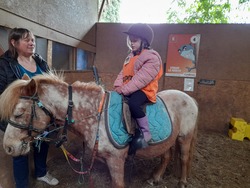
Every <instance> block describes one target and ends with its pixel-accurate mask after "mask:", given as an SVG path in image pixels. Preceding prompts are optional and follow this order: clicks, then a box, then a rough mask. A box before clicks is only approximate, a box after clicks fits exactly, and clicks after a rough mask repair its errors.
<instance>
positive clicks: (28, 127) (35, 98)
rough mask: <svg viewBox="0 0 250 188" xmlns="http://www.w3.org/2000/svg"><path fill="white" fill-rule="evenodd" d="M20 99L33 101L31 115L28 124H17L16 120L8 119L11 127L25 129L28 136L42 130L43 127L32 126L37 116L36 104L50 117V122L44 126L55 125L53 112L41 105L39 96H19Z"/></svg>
mask: <svg viewBox="0 0 250 188" xmlns="http://www.w3.org/2000/svg"><path fill="white" fill-rule="evenodd" d="M20 99H26V100H32V101H33V103H32V106H31V117H30V121H29V124H28V125H22V124H19V123H17V122H14V121H12V120H8V123H9V124H10V125H12V126H13V127H16V128H19V129H24V130H27V131H28V136H29V137H30V136H32V132H36V133H42V132H44V129H38V128H35V127H33V119H34V118H37V115H36V105H37V106H38V107H39V108H41V109H42V110H43V111H44V113H45V114H46V115H47V116H49V117H50V123H49V124H48V125H47V126H46V128H48V127H50V126H51V125H55V118H54V116H53V114H52V113H51V112H50V111H49V110H48V109H46V108H45V107H44V106H43V104H42V102H41V101H39V98H38V96H37V95H34V96H20ZM46 128H45V129H46Z"/></svg>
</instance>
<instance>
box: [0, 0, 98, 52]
mask: <svg viewBox="0 0 250 188" xmlns="http://www.w3.org/2000/svg"><path fill="white" fill-rule="evenodd" d="M97 3H98V1H97V0H94V1H93V0H72V1H67V0H60V1H56V0H32V1H30V0H12V1H9V0H1V1H0V26H5V27H9V28H13V27H26V28H28V29H30V30H31V31H32V32H33V33H34V34H35V35H36V36H40V37H43V38H46V39H50V40H52V41H57V42H60V43H63V44H67V45H70V46H74V47H79V48H82V49H85V50H88V51H91V52H95V28H94V24H95V23H96V22H97V19H98V18H97V16H98V7H97V5H98V4H97Z"/></svg>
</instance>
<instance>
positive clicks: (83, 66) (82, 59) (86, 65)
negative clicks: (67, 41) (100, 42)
mask: <svg viewBox="0 0 250 188" xmlns="http://www.w3.org/2000/svg"><path fill="white" fill-rule="evenodd" d="M93 65H94V53H91V52H88V51H85V50H83V49H79V48H77V59H76V70H92V67H93Z"/></svg>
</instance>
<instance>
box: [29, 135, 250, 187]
mask: <svg viewBox="0 0 250 188" xmlns="http://www.w3.org/2000/svg"><path fill="white" fill-rule="evenodd" d="M78 157H79V156H78ZM89 160H90V159H89V158H88V157H86V160H85V162H86V163H87V164H85V166H88V165H89V163H90V162H89ZM71 163H72V165H73V167H74V168H76V169H77V168H78V169H79V165H78V164H79V163H78V164H76V163H75V164H74V162H72V161H71ZM158 163H159V159H152V160H140V159H136V168H135V169H134V170H133V172H132V173H131V172H130V168H129V167H130V166H129V165H128V164H127V163H126V167H125V168H126V172H125V173H126V178H125V179H126V182H127V184H128V182H129V177H131V176H132V179H131V183H130V184H129V186H127V187H130V188H142V187H143V188H149V187H152V186H150V185H149V184H148V183H147V182H146V180H147V178H148V177H149V176H150V174H151V172H152V170H153V169H154V167H155V166H156V165H158ZM172 163H173V162H171V163H170V165H169V167H168V168H167V170H166V172H165V174H164V177H163V180H162V182H161V183H160V184H159V185H157V186H154V187H155V188H173V187H176V185H177V183H178V179H177V178H176V177H175V176H174V175H173V164H172ZM48 168H49V170H50V173H51V174H52V175H54V176H55V177H57V178H58V179H59V180H60V184H59V185H57V186H55V188H57V187H58V188H59V187H60V188H80V187H81V188H82V187H86V188H87V187H91V186H90V185H94V186H92V187H95V188H110V187H111V186H110V185H111V183H110V176H109V172H108V168H107V166H106V165H105V164H103V163H101V162H98V161H97V162H95V164H94V168H93V171H92V173H91V179H92V181H91V180H90V181H89V176H86V177H84V178H82V176H79V175H78V174H77V173H75V172H74V171H73V170H72V169H71V167H70V166H69V164H68V163H67V161H66V159H65V158H64V157H63V155H61V156H59V157H57V158H53V159H51V160H50V161H49V162H48ZM249 176H250V141H249V140H246V139H245V140H244V141H243V142H241V141H236V140H231V139H230V138H229V137H228V136H227V134H218V133H211V132H210V133H208V132H204V131H199V133H198V139H197V144H196V150H195V153H194V161H193V165H192V171H191V176H190V177H189V178H188V186H187V187H188V188H249V187H250V178H249ZM91 182H92V183H91ZM32 187H35V188H47V187H50V186H48V185H45V184H44V183H41V182H37V181H34V180H33V181H32Z"/></svg>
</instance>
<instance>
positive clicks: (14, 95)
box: [0, 73, 198, 188]
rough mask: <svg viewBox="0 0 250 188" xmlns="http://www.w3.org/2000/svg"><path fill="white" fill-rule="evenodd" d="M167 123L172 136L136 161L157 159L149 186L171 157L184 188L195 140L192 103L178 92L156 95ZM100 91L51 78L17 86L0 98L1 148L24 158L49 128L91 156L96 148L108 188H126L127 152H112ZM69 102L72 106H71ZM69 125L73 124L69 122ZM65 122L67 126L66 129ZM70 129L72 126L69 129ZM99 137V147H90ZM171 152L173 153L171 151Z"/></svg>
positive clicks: (93, 85) (141, 152) (94, 86)
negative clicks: (68, 135)
mask: <svg viewBox="0 0 250 188" xmlns="http://www.w3.org/2000/svg"><path fill="white" fill-rule="evenodd" d="M157 95H158V96H160V97H161V99H162V100H163V102H164V104H165V105H166V107H167V109H168V112H169V115H170V117H171V120H172V125H173V126H172V127H173V128H172V132H171V135H170V136H169V137H168V138H167V140H165V141H163V142H161V143H158V144H155V145H149V146H148V147H146V148H143V149H139V150H138V151H137V152H136V157H139V158H142V159H150V158H155V157H160V158H161V163H160V165H159V167H158V168H157V169H155V171H154V173H153V176H152V178H150V179H149V180H148V182H149V183H150V184H152V185H153V184H157V183H158V182H160V180H161V179H162V176H163V174H164V172H165V170H166V167H167V165H168V163H169V162H170V160H171V159H172V156H174V155H175V159H176V160H177V161H179V162H178V163H176V164H179V166H180V167H178V169H179V171H180V179H179V183H178V185H179V187H185V186H186V185H187V177H188V175H189V171H190V168H191V161H192V156H193V151H194V147H195V140H196V137H197V136H196V135H197V124H196V122H197V118H198V105H197V102H196V101H195V100H194V99H193V98H192V97H190V96H189V95H187V94H186V93H184V92H182V91H178V90H163V91H160V92H158V94H157ZM105 100H106V99H105V90H104V89H103V87H102V86H100V85H97V84H96V83H94V82H89V83H84V82H80V81H76V82H74V83H73V84H71V85H69V84H67V83H66V82H64V81H63V79H62V78H61V77H60V76H57V75H54V74H52V73H51V74H46V75H38V76H35V77H33V78H32V79H31V80H16V81H15V82H13V83H12V84H11V85H10V86H9V87H8V88H6V90H5V91H4V92H3V93H2V95H1V96H0V116H1V119H2V120H8V125H7V128H6V131H5V134H4V139H3V147H4V150H5V152H6V153H7V154H9V155H12V156H19V155H26V154H27V153H28V152H29V151H30V144H29V143H31V142H32V141H33V140H34V138H35V137H36V136H37V135H38V134H40V133H42V132H43V131H44V130H45V129H47V128H48V127H50V126H51V125H52V124H53V122H56V123H57V124H58V125H59V126H63V124H64V125H65V124H67V126H66V128H67V127H68V128H70V129H72V131H73V132H74V133H76V134H77V135H79V136H81V137H82V138H83V141H84V144H86V147H87V148H89V149H90V150H93V151H94V149H93V148H95V149H96V150H97V152H96V155H97V158H98V159H102V160H103V161H105V162H106V164H107V166H108V168H109V172H110V176H111V180H112V187H113V188H123V187H125V182H124V168H125V167H124V166H125V165H124V164H125V160H126V159H127V158H128V151H129V146H126V147H124V148H120V149H118V148H116V147H114V146H113V144H112V143H111V142H110V140H109V139H108V135H107V131H106V128H105V125H104V124H105V118H106V117H105V116H104V113H102V112H103V111H104V110H105V109H104V107H103V103H104V101H105ZM72 102H73V104H74V105H72ZM72 119H74V122H73V121H71V120H72ZM65 122H66V123H65ZM70 124H71V125H70ZM97 135H98V141H99V142H98V147H95V145H96V140H97ZM172 148H174V149H172Z"/></svg>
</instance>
